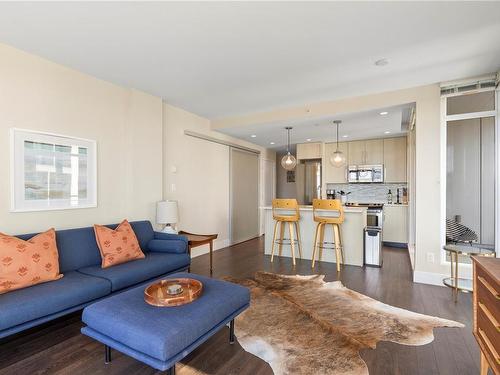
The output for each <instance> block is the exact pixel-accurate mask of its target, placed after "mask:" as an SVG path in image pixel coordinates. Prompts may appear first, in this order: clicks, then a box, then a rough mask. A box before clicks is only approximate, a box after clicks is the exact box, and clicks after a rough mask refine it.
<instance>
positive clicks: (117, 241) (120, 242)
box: [94, 220, 144, 268]
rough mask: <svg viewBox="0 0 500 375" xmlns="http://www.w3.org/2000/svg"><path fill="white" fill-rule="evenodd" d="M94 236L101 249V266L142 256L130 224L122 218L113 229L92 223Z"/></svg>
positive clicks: (112, 264) (105, 266) (114, 264)
mask: <svg viewBox="0 0 500 375" xmlns="http://www.w3.org/2000/svg"><path fill="white" fill-rule="evenodd" d="M94 232H95V238H96V240H97V245H98V246H99V250H100V251H101V258H102V264H101V266H102V268H107V267H111V266H116V265H117V264H120V263H125V262H129V261H131V260H135V259H142V258H144V253H143V252H142V250H141V248H140V246H139V241H137V237H136V236H135V233H134V230H133V229H132V226H131V225H130V223H129V222H128V221H127V220H123V221H122V222H121V224H120V225H118V226H117V227H116V229H115V230H113V229H109V228H108V227H105V226H103V225H97V224H96V225H94Z"/></svg>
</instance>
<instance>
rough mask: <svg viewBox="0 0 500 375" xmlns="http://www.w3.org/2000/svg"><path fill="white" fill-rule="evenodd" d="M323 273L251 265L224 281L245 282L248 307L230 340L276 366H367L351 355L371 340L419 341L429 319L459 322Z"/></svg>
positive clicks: (319, 370)
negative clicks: (244, 274) (242, 275)
mask: <svg viewBox="0 0 500 375" xmlns="http://www.w3.org/2000/svg"><path fill="white" fill-rule="evenodd" d="M323 279H324V276H323V275H313V276H285V275H276V274H272V273H267V272H257V273H256V274H255V279H254V280H235V279H229V278H228V279H227V280H229V281H232V282H235V283H238V284H241V285H245V286H247V287H248V288H250V290H251V294H252V301H251V305H250V308H249V309H247V310H246V311H245V312H244V313H242V314H241V315H240V316H238V318H236V324H235V333H236V336H237V338H238V342H239V343H240V344H241V346H242V347H243V348H244V349H245V350H246V351H248V352H250V353H252V354H254V355H256V356H258V357H260V358H262V359H263V360H265V361H266V362H268V363H269V364H270V365H271V368H272V369H273V371H274V373H275V374H276V375H281V374H308V375H313V374H321V375H331V374H368V368H367V366H366V364H365V362H364V361H363V360H362V359H361V356H360V355H359V352H360V350H362V349H365V348H372V349H374V348H375V346H376V345H377V342H379V341H392V342H395V343H398V344H405V345H424V344H427V343H429V342H431V341H432V340H433V339H434V336H433V333H432V330H433V328H436V327H463V326H464V325H463V324H461V323H458V322H455V321H452V320H446V319H440V318H436V317H432V316H428V315H422V314H417V313H414V312H411V311H408V310H404V309H400V308H397V307H393V306H390V305H386V304H384V303H382V302H379V301H377V300H374V299H372V298H370V297H367V296H365V295H363V294H360V293H357V292H354V291H352V290H350V289H347V288H346V287H344V286H343V285H342V283H341V282H340V281H334V282H329V283H327V282H324V281H323Z"/></svg>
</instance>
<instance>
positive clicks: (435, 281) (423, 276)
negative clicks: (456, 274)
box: [413, 271, 449, 287]
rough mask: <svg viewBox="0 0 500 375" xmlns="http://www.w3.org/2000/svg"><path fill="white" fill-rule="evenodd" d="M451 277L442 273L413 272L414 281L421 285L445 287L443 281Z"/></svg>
mask: <svg viewBox="0 0 500 375" xmlns="http://www.w3.org/2000/svg"><path fill="white" fill-rule="evenodd" d="M446 277H449V275H443V274H440V273H433V272H423V271H413V281H414V282H416V283H420V284H429V285H437V286H443V287H444V285H443V279H444V278H446Z"/></svg>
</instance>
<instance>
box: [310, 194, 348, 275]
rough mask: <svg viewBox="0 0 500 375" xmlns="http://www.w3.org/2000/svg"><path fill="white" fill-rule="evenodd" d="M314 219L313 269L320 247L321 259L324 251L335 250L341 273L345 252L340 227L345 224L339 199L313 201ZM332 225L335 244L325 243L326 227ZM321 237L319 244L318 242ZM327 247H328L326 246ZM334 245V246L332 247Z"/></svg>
mask: <svg viewBox="0 0 500 375" xmlns="http://www.w3.org/2000/svg"><path fill="white" fill-rule="evenodd" d="M313 219H314V221H315V222H317V223H318V224H317V225H316V233H315V234H314V245H313V254H312V268H314V262H315V257H316V249H317V248H318V247H319V249H320V250H319V257H318V258H319V259H318V260H321V256H322V255H323V249H324V248H325V249H335V258H336V262H337V272H340V262H341V259H342V264H344V251H343V248H342V238H341V235H340V225H341V224H342V223H343V222H344V209H343V208H342V202H341V201H340V200H339V199H314V200H313ZM328 224H331V225H332V227H333V242H325V241H324V239H325V226H326V225H328ZM318 236H319V242H318ZM325 245H327V246H325ZM331 245H333V246H331Z"/></svg>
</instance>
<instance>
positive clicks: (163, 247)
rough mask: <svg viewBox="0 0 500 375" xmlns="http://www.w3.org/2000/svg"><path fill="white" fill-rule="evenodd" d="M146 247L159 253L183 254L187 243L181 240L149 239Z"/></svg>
mask: <svg viewBox="0 0 500 375" xmlns="http://www.w3.org/2000/svg"><path fill="white" fill-rule="evenodd" d="M148 249H149V250H150V251H157V252H159V253H175V254H185V253H186V252H187V245H186V242H184V241H182V240H168V241H165V240H151V241H149V242H148Z"/></svg>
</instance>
